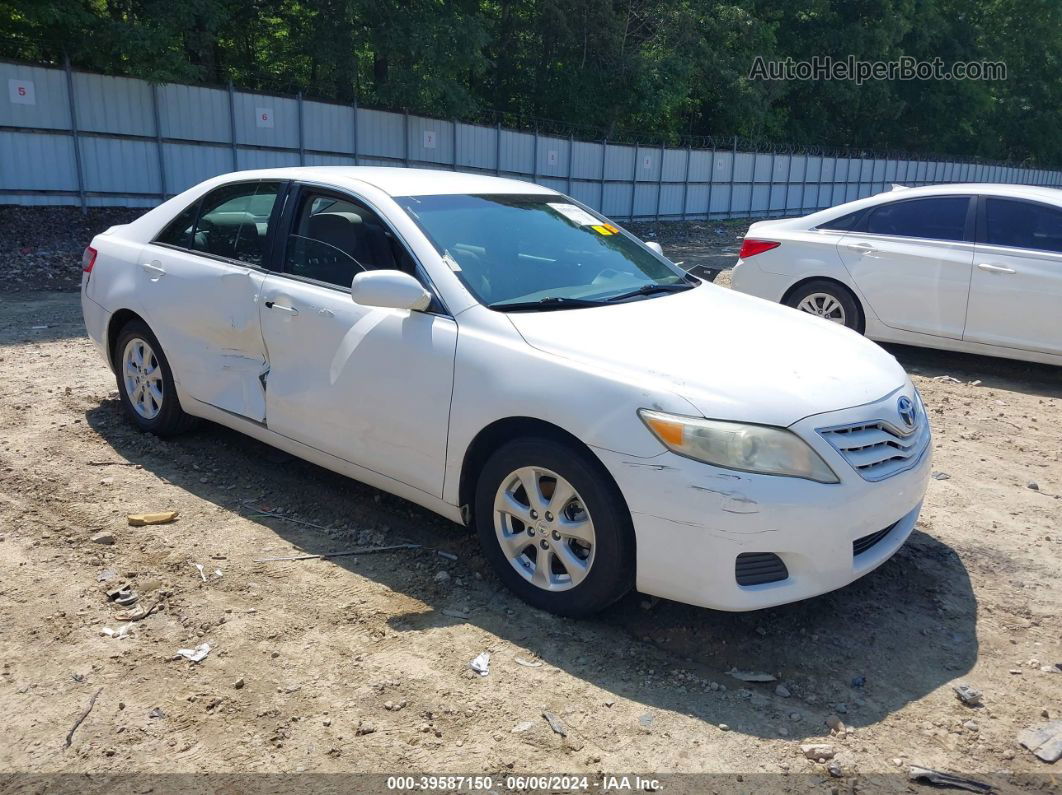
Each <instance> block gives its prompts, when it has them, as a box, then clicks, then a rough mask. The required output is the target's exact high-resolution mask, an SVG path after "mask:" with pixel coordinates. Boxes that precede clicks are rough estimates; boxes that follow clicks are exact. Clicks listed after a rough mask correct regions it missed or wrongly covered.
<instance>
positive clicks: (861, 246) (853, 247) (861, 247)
mask: <svg viewBox="0 0 1062 795" xmlns="http://www.w3.org/2000/svg"><path fill="white" fill-rule="evenodd" d="M848 248H849V250H850V251H858V252H860V253H861V254H868V255H869V254H873V253H875V251H876V249H875V248H874V247H873V246H872V245H870V244H869V243H849V244H848Z"/></svg>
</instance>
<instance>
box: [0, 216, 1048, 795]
mask: <svg viewBox="0 0 1062 795" xmlns="http://www.w3.org/2000/svg"><path fill="white" fill-rule="evenodd" d="M738 237H740V234H738ZM725 245H732V241H731V242H729V243H725ZM709 253H710V252H709ZM725 275H726V274H724V276H725ZM720 282H722V283H725V278H724V279H720ZM712 289H715V288H712ZM890 350H892V352H893V353H894V354H896V355H897V356H898V357H899V358H900V360H901V362H903V364H904V365H905V366H906V367H907V368H908V369H909V370H910V372H911V373H912V374H913V377H914V379H915V381H916V383H917V385H918V386H919V388H920V389H921V390H922V393H923V395H924V397H925V401H926V404H927V406H928V407H929V411H930V413H931V417H932V421H933V424H934V430H935V434H936V436H935V442H934V448H935V449H934V456H935V458H934V465H933V468H934V470H935V472H936V473H938V474H937V476H936V477H937V478H939V479H934V480H933V481H932V482H931V486H930V489H929V494H928V496H927V499H926V503H925V508H924V511H923V514H922V518H921V520H920V522H919V524H918V528H917V530H916V531H915V533H914V534H913V536H912V537H911V540H910V541H909V543H908V544H907V545H906V546H905V547H904V548H902V549H901V551H900V552H899V553H898V554H897V555H896V556H895V558H893V559H892V560H891V561H889V562H888V563H887V564H886V565H884V566H883V567H882V568H880V569H879V570H877V571H876V572H874V573H872V574H871V575H869V576H867V577H865V578H864V579H862V580H860V581H859V582H857V583H855V584H853V585H851V586H850V587H848V588H845V589H843V590H841V591H838V592H835V593H832V594H829V595H826V596H822V597H819V598H816V599H812V600H809V601H806V602H802V603H799V604H795V605H789V606H786V607H781V608H776V609H771V610H764V611H760V612H754V613H746V614H727V613H719V612H713V611H709V610H702V609H697V608H692V607H687V606H684V605H680V604H674V603H669V602H652V601H651V600H648V599H646V598H645V597H642V596H639V595H637V594H631V595H630V596H629V597H628V598H626V599H625V600H623V601H622V602H620V603H619V604H617V605H616V606H614V607H613V608H611V609H609V610H608V611H607V612H606V613H604V614H603V615H601V616H599V617H597V618H595V619H593V620H584V621H572V620H566V619H560V618H556V617H553V616H550V615H547V614H544V613H540V612H537V611H535V610H533V609H531V608H528V607H527V606H525V605H524V604H523V603H522V602H520V601H518V600H516V599H515V598H513V597H512V596H511V595H510V594H509V593H508V592H506V591H505V590H504V589H503V588H502V587H501V586H500V584H499V582H498V581H497V580H496V578H495V577H494V575H493V574H492V573H491V571H490V570H489V569H488V567H487V565H486V563H485V561H484V560H483V559H482V557H481V556H480V554H479V552H478V549H477V545H476V541H475V539H474V538H473V537H472V536H471V535H470V534H469V533H468V532H467V531H465V530H464V529H462V528H460V527H457V526H455V525H452V524H449V523H447V522H446V521H444V520H442V519H439V518H437V517H436V516H434V515H433V514H430V513H427V512H426V511H423V510H421V509H419V508H417V507H415V506H412V505H411V504H409V503H406V502H404V501H402V500H400V499H397V498H394V497H391V496H389V495H387V494H383V493H381V492H378V491H376V490H374V489H371V488H368V487H366V486H363V485H361V484H359V483H356V482H353V481H350V480H346V479H344V478H342V477H340V476H338V475H334V474H332V473H330V472H327V471H325V470H322V469H320V468H318V467H315V466H313V465H310V464H307V463H304V462H302V461H299V460H297V459H294V458H291V457H289V456H286V455H284V454H281V453H279V452H277V451H274V450H272V449H270V448H268V447H266V446H264V445H262V444H260V443H257V442H255V441H252V440H250V439H248V438H245V437H243V436H241V435H239V434H237V433H234V432H232V431H229V430H226V429H223V428H220V427H217V426H213V425H209V424H205V425H203V426H201V427H200V428H199V429H197V430H196V431H193V432H191V433H190V434H188V435H186V436H183V437H180V438H178V439H174V440H170V441H163V440H159V439H157V438H154V437H151V436H145V435H142V434H140V433H138V432H136V431H134V430H133V429H132V427H131V426H130V425H129V424H127V422H126V421H125V419H124V418H123V417H122V415H121V413H120V411H119V404H118V400H117V392H116V390H115V384H114V380H113V377H112V375H111V374H110V372H109V371H108V370H107V369H106V367H105V366H104V365H103V363H102V362H101V361H100V360H99V358H98V357H97V355H96V353H95V350H94V349H93V348H92V346H91V343H90V342H89V341H88V340H87V339H86V338H85V336H84V330H83V326H82V323H81V317H80V309H79V306H78V298H77V295H76V294H74V293H69V292H66V293H64V292H33V293H5V294H3V295H2V296H0V570H2V572H3V579H2V581H0V658H2V666H3V667H2V672H0V713H2V714H3V715H4V716H5V719H4V728H5V734H6V742H5V743H4V744H3V747H2V749H0V772H16V771H34V772H58V771H63V772H78V773H84V772H94V773H118V772H121V773H130V772H144V773H146V772H186V773H196V772H208V771H217V772H239V771H255V772H280V771H284V772H293V771H314V772H383V773H420V772H433V773H441V772H450V773H464V774H468V773H493V774H496V775H499V776H500V775H504V774H506V773H512V772H522V773H528V772H535V773H561V772H567V773H587V774H591V775H596V774H599V773H601V772H621V773H637V772H642V773H667V772H686V773H690V772H698V773H718V772H726V773H741V774H745V775H755V774H761V773H766V774H772V778H771V779H768V780H767V781H769V782H770V785H769V786H768V785H764V786H765V788H768V789H774V788H775V787H776V786H777V788H782V787H786V786H791V784H792V782H795V781H796V780H798V779H800V780H804V781H810V782H812V783H813V784H814V785H815V786H818V787H820V788H821V787H826V788H827V789H828V788H829V787H831V786H833V787H838V786H843V787H844V788H845V789H846V790H847V789H851V788H852V787H853V786H859V787H863V788H865V787H866V782H868V781H870V780H872V779H874V777H875V776H877V777H878V778H877V779H874V780H876V781H877V786H878V787H879V788H883V789H895V790H896V791H904V790H905V789H908V788H909V787H913V786H915V785H909V784H908V782H907V781H906V773H907V769H908V766H909V765H911V764H917V765H922V766H925V767H930V768H936V769H940V770H947V771H952V772H955V773H961V774H965V775H972V776H975V777H982V778H983V777H990V776H994V777H995V778H994V780H995V781H996V782H997V785H998V786H1000V787H1001V788H1002V789H1004V790H1006V789H1008V788H1013V789H1018V788H1025V787H1033V788H1038V789H1042V790H1044V791H1046V790H1047V789H1049V788H1050V787H1051V786H1053V784H1052V780H1051V779H1049V778H1048V776H1047V775H1046V774H1050V773H1053V774H1054V775H1055V776H1057V775H1058V774H1059V773H1062V769H1060V765H1059V764H1055V765H1049V764H1046V763H1044V762H1041V761H1039V760H1038V759H1036V758H1035V757H1033V756H1032V754H1030V753H1029V752H1028V751H1026V750H1025V749H1024V748H1022V747H1021V746H1019V745H1018V744H1017V742H1016V739H1015V738H1016V735H1017V733H1018V732H1019V731H1020V730H1022V729H1024V728H1026V727H1029V726H1032V725H1037V724H1040V723H1044V722H1046V720H1047V719H1048V718H1051V719H1058V718H1059V717H1062V716H1060V715H1059V712H1060V708H1062V673H1060V672H1058V670H1057V669H1053V670H1048V668H1049V667H1050V666H1052V665H1054V664H1056V663H1062V622H1060V621H1059V615H1062V578H1060V576H1059V572H1060V563H1062V522H1060V518H1062V498H1060V496H1062V434H1060V432H1059V428H1060V427H1062V378H1060V371H1059V370H1058V369H1057V368H1051V367H1046V366H1045V367H1039V366H1033V365H1025V364H1019V363H1013V362H1005V361H1000V360H990V359H985V358H977V357H969V356H961V355H955V354H948V353H939V352H932V351H920V350H915V349H910V348H900V347H895V348H890ZM1034 486H1035V487H1034ZM164 510H176V511H179V512H180V516H179V519H178V520H177V521H176V522H174V523H172V524H167V525H158V526H148V527H130V526H128V524H127V522H126V514H128V513H134V512H142V511H164ZM267 513H268V514H272V515H266V514H267ZM101 533H104V534H110V535H111V536H112V537H113V543H112V544H103V543H96V542H94V541H93V540H92V539H93V537H94V536H97V535H98V534H101ZM403 542H413V543H416V544H422V545H424V548H422V549H413V550H410V549H406V550H400V551H397V552H389V553H380V554H360V555H356V556H348V557H339V558H333V559H329V560H301V561H277V562H264V563H263V562H256V560H257V559H260V558H267V557H282V556H290V555H299V554H313V553H322V552H331V551H337V550H346V549H354V548H359V547H365V546H376V545H384V544H397V543H403ZM440 551H441V552H444V553H447V555H448V557H444V556H442V555H440V554H439V552H440ZM451 556H456V559H455V560H451V559H450V557H451ZM196 564H199V566H202V573H201V572H200V569H199V567H198V566H197V565H196ZM122 581H126V582H128V583H130V584H131V585H132V587H133V588H134V589H135V590H136V591H137V592H138V593H139V595H140V601H139V604H140V605H142V606H144V607H150V606H152V605H154V604H156V603H158V608H157V609H156V610H155V611H154V612H153V613H151V614H150V615H149V616H148V617H147V618H144V619H143V620H139V621H135V622H124V621H122V620H121V619H120V618H119V614H121V613H123V612H124V611H125V608H121V607H119V606H118V605H116V604H114V603H113V602H111V601H109V600H108V597H107V595H106V593H105V592H106V591H107V590H109V589H111V588H112V587H114V586H115V585H116V584H117V583H120V582H122ZM105 627H106V628H109V629H111V630H119V629H120V628H122V627H128V635H127V636H126V637H124V638H120V639H119V638H113V637H108V636H106V635H104V634H101V631H102V630H103V628H105ZM202 643H208V644H209V645H210V647H211V648H210V652H209V655H208V656H207V657H206V658H205V659H204V660H202V661H201V662H199V663H192V662H188V661H186V660H184V659H180V658H176V652H177V650H178V649H182V648H195V647H196V646H198V645H199V644H202ZM483 651H488V652H490V654H491V661H490V674H489V675H488V676H485V677H480V676H477V675H476V674H475V673H473V672H472V671H471V670H470V668H469V661H470V660H472V658H474V657H475V656H476V655H478V654H480V652H483ZM733 668H737V669H740V670H745V671H748V670H752V671H761V672H767V673H770V674H772V675H774V676H775V677H777V681H775V682H769V683H762V684H761V683H745V682H742V681H739V680H737V679H735V678H734V677H732V676H730V675H729V674H728V671H730V670H731V669H733ZM959 683H966V684H969V685H970V686H972V687H975V688H977V689H979V690H981V691H983V694H984V695H983V706H981V707H978V708H973V707H968V706H965V705H964V704H963V703H961V702H960V701H959V700H958V699H957V698H956V696H955V693H954V692H953V691H952V686H953V685H956V684H959ZM97 692H98V698H97V699H96V701H95V703H94V704H93V707H92V709H91V711H90V712H89V713H88V715H87V717H85V718H84V720H83V722H81V723H80V725H79V726H78V727H77V729H76V731H75V732H74V734H73V736H72V740H71V742H70V745H69V747H65V742H66V739H67V736H68V732H69V731H70V729H71V727H72V726H74V725H75V721H77V719H78V718H79V716H80V715H82V713H83V711H84V710H85V708H86V706H87V705H88V704H89V702H90V699H91V698H92V697H93V694H96V693H97ZM544 712H549V713H552V714H553V715H555V716H556V717H557V718H558V719H559V720H560V721H561V722H562V723H563V726H564V727H565V730H566V735H565V736H562V735H561V734H558V733H556V732H555V731H554V730H553V729H551V726H550V724H549V723H548V722H547V720H546V719H545V718H544V717H543V713H544ZM1044 716H1047V717H1044ZM831 717H836V718H839V719H840V720H841V721H842V722H843V724H844V725H845V727H846V728H843V729H842V730H841V731H840V732H835V733H832V734H831V730H830V729H829V728H828V727H827V725H826V721H827V719H828V718H831ZM811 742H823V743H829V744H831V745H833V746H834V748H835V750H836V752H837V756H836V759H835V760H834V762H835V765H836V769H835V770H834V772H835V773H837V774H839V778H831V775H830V773H829V772H828V770H827V767H826V765H824V764H821V763H819V762H817V761H812V760H808V759H806V758H805V757H804V755H803V754H802V753H801V750H800V745H801V744H803V743H811ZM778 774H783V775H784V776H785V777H784V778H783V777H782V776H778ZM884 774H891V776H889V777H885V775H884Z"/></svg>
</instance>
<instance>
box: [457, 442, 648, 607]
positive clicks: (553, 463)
mask: <svg viewBox="0 0 1062 795" xmlns="http://www.w3.org/2000/svg"><path fill="white" fill-rule="evenodd" d="M475 526H476V532H477V533H478V534H479V540H480V544H482V546H483V551H484V554H486V556H487V559H488V560H490V562H491V564H492V565H493V566H494V568H495V570H496V571H497V572H498V575H499V576H500V577H501V579H502V580H503V581H504V582H505V584H506V585H507V586H508V587H509V588H510V589H511V590H513V591H514V592H516V594H517V595H518V596H519V597H520V598H521V599H523V600H524V601H526V602H528V603H530V604H532V605H534V606H535V607H538V608H541V609H543V610H548V611H550V612H552V613H557V614H559V615H564V616H585V615H589V614H591V613H595V612H597V611H599V610H601V609H603V608H604V607H607V606H608V605H610V604H611V603H612V602H614V601H616V600H617V599H619V598H620V597H621V596H623V595H624V594H625V593H627V591H629V590H630V589H631V587H633V585H634V529H633V527H632V525H631V518H630V514H629V513H628V511H627V507H626V503H625V502H624V500H623V497H622V495H621V494H620V492H619V489H618V488H617V487H616V484H615V483H614V482H613V481H612V479H611V478H610V477H609V475H608V473H607V471H605V469H604V467H602V466H601V463H600V462H599V461H595V460H593V459H592V458H591V457H590V456H588V455H587V454H586V453H585V452H584V451H582V450H579V449H578V448H576V447H575V446H574V445H570V444H565V443H562V442H560V441H554V440H552V439H517V440H514V441H512V442H509V443H507V444H506V445H504V446H503V447H501V448H500V449H498V450H497V451H496V452H495V453H494V454H493V455H492V456H491V457H490V458H489V459H488V460H487V462H486V464H485V465H484V467H483V470H482V472H481V473H480V476H479V481H478V483H477V485H476V500H475Z"/></svg>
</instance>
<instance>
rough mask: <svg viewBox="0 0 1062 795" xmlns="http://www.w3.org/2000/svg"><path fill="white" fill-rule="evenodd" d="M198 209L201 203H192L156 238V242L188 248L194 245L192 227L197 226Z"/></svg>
mask: <svg viewBox="0 0 1062 795" xmlns="http://www.w3.org/2000/svg"><path fill="white" fill-rule="evenodd" d="M198 209H199V202H198V201H195V202H192V206H191V207H188V208H186V209H184V210H183V211H182V212H181V214H180V215H178V216H177V217H176V218H174V219H173V220H172V221H170V223H169V226H167V227H166V228H165V229H163V230H162V234H160V235H159V236H158V237H157V238H155V242H156V243H166V244H167V245H170V246H180V247H181V248H188V247H189V246H190V245H191V243H192V227H193V226H195V213H196V210H198Z"/></svg>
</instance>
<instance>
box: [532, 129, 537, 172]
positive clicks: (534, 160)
mask: <svg viewBox="0 0 1062 795" xmlns="http://www.w3.org/2000/svg"><path fill="white" fill-rule="evenodd" d="M531 181H532V182H534V183H535V184H538V124H535V138H534V143H533V144H532V145H531Z"/></svg>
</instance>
